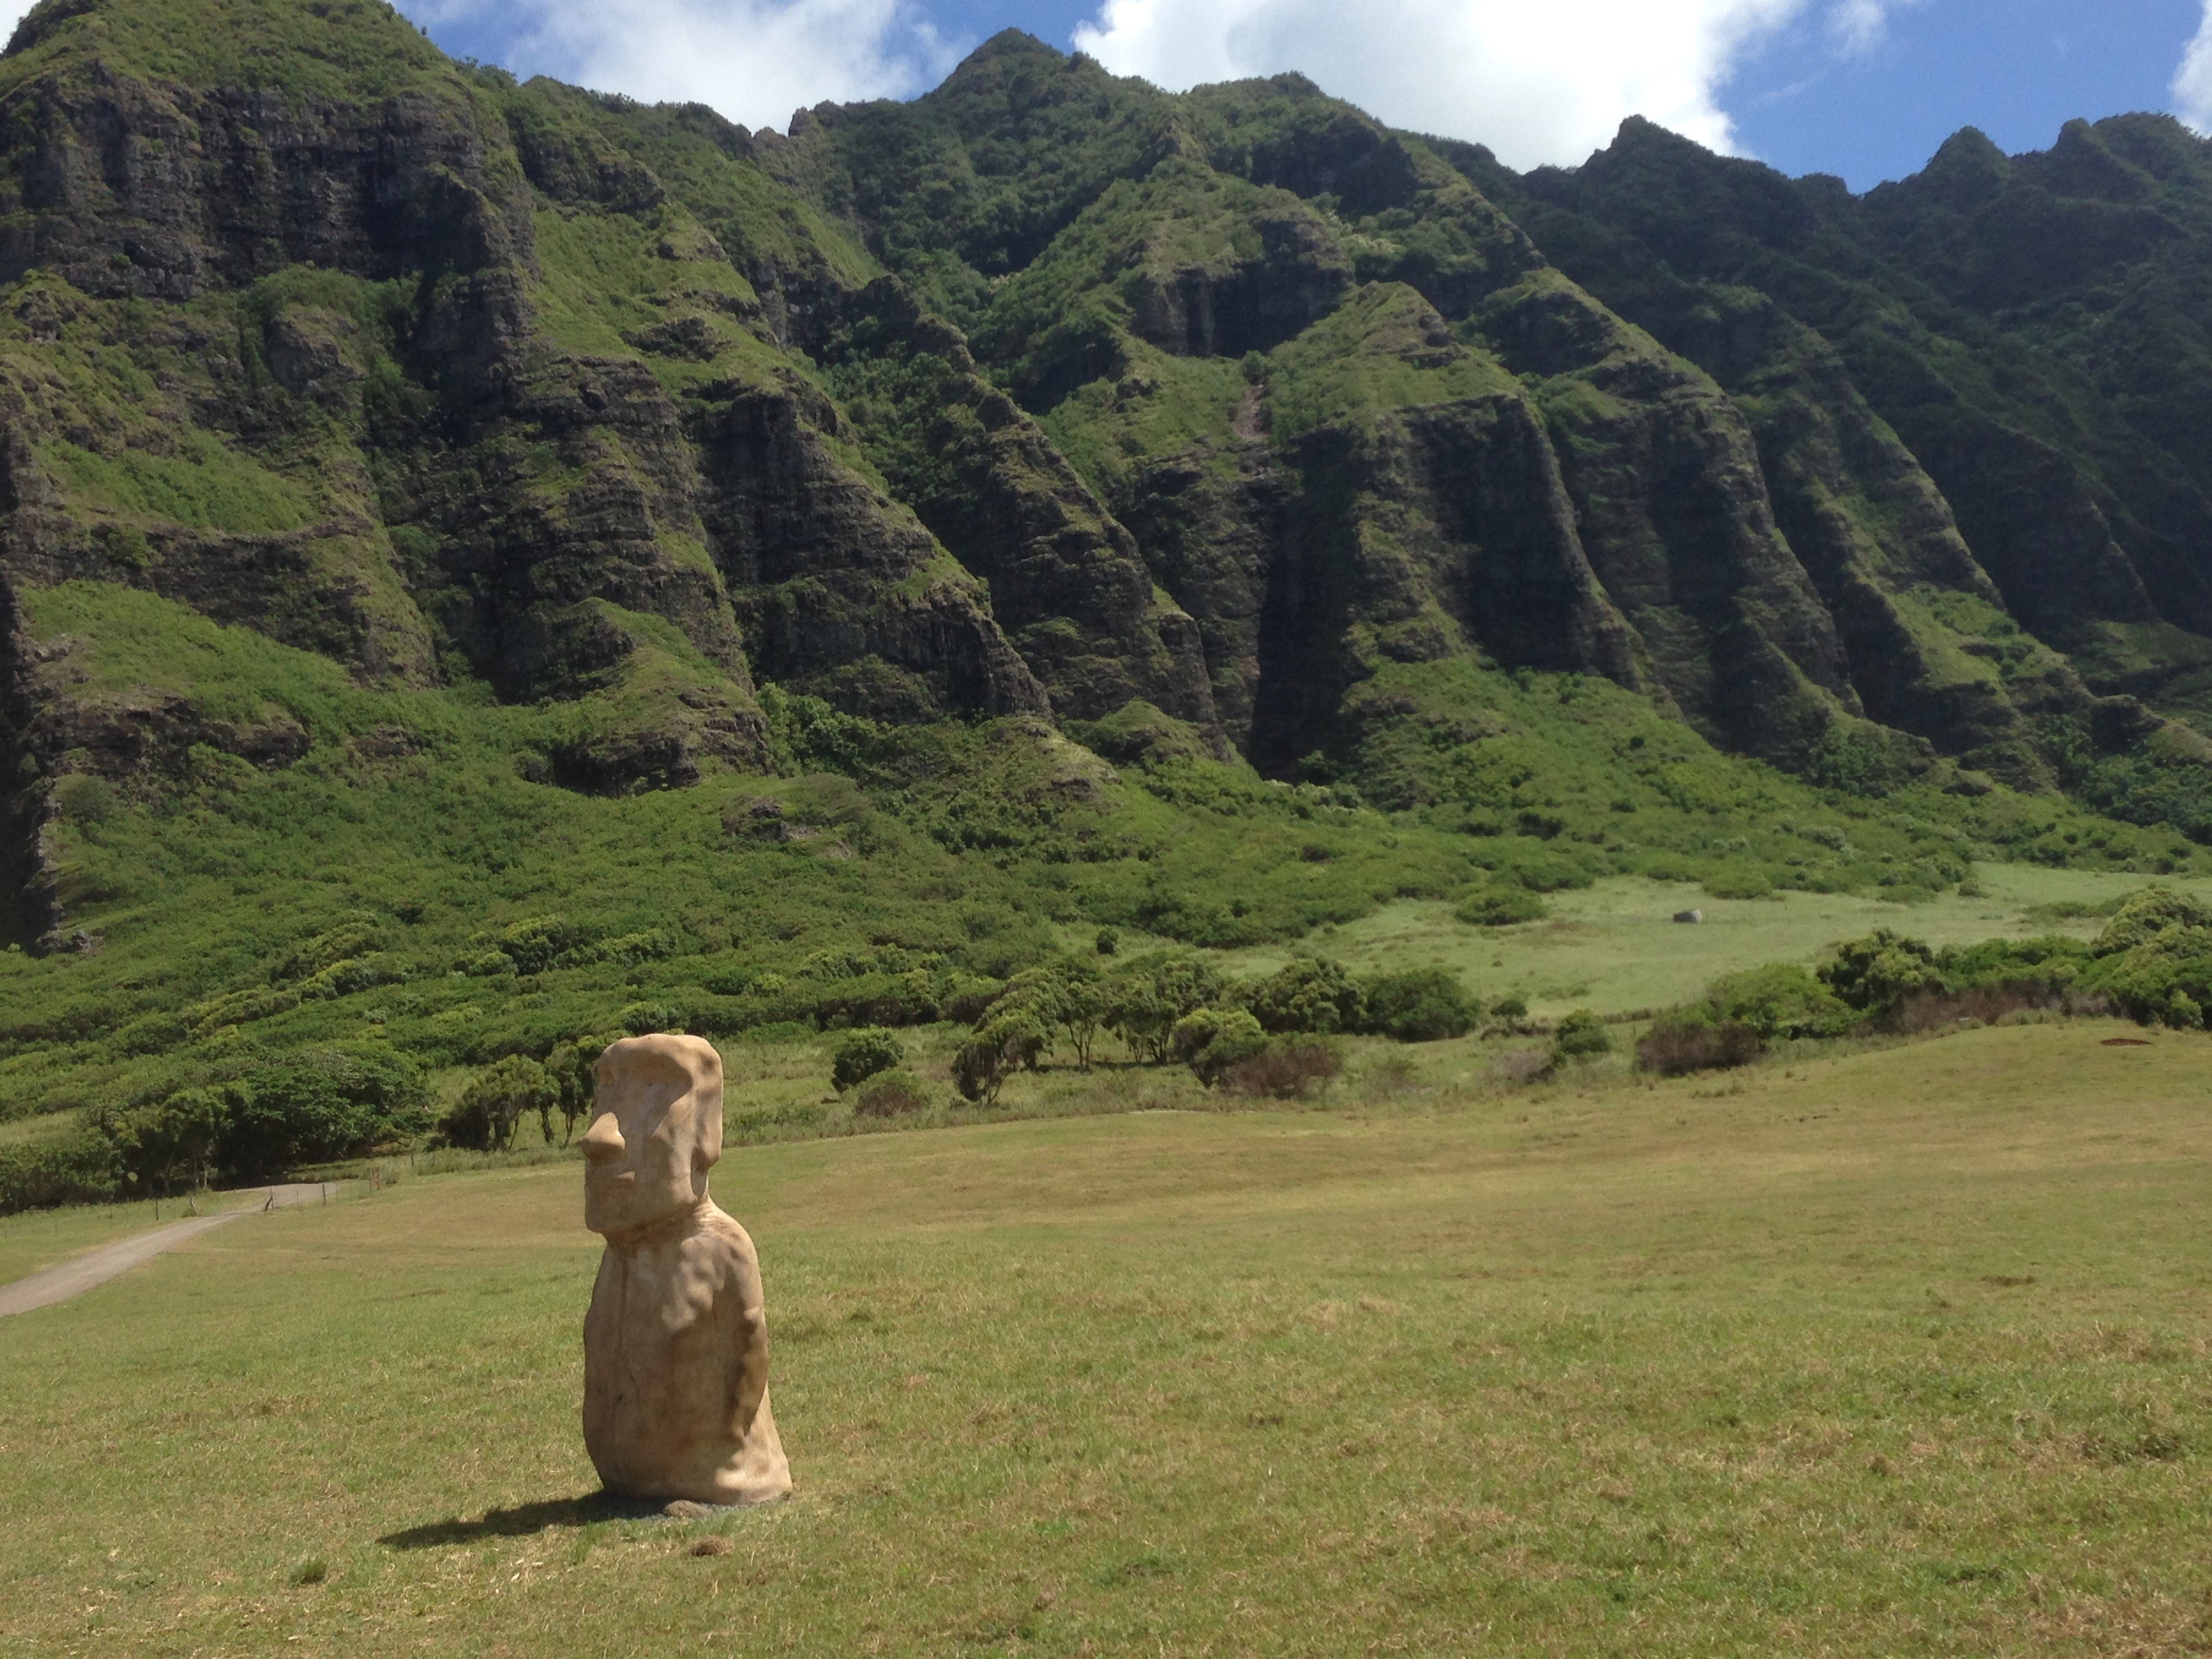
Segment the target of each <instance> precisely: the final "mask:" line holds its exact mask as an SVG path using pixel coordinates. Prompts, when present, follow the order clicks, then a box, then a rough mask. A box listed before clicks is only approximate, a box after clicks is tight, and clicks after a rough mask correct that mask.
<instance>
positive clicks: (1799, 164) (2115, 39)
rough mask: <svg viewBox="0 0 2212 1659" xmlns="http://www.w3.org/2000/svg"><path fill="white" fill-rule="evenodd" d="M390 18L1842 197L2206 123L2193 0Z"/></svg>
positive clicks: (541, 5) (625, 55) (737, 8)
mask: <svg viewBox="0 0 2212 1659" xmlns="http://www.w3.org/2000/svg"><path fill="white" fill-rule="evenodd" d="M399 3H400V5H401V8H402V9H403V10H404V11H406V12H408V14H409V15H411V16H414V17H416V19H418V20H419V21H422V22H423V23H424V24H425V25H426V26H427V27H428V29H429V31H430V33H431V35H432V37H433V38H434V39H435V40H437V41H438V42H439V44H441V46H445V47H446V48H447V50H448V51H450V52H455V53H456V54H463V55H468V56H472V57H477V58H483V59H484V60H485V61H487V62H492V63H499V64H505V65H507V67H509V68H512V69H514V70H517V71H518V72H520V73H524V74H530V73H547V74H552V75H556V76H560V77H561V78H562V79H566V80H573V81H579V82H582V83H584V84H586V85H590V86H595V87H599V88H605V89H609V90H614V91H620V92H625V93H629V94H630V95H632V96H634V97H639V98H645V99H696V100H700V101H702V102H706V103H709V104H712V105H714V106H715V107H717V108H719V109H720V110H721V111H722V112H724V113H725V114H727V115H729V116H731V117H732V118H733V119H737V120H739V121H743V122H745V123H746V124H747V125H755V126H758V125H775V126H778V127H781V126H782V125H784V124H785V122H786V121H787V119H788V118H789V113H790V112H791V110H792V109H793V108H794V107H797V106H801V105H805V104H812V103H815V102H818V101H822V100H852V99H857V98H866V97H878V96H892V97H899V96H911V95H913V94H915V93H917V92H920V91H922V90H925V89H926V88H928V87H929V86H931V85H933V84H934V83H935V82H936V81H937V80H938V79H939V78H940V77H941V76H943V75H944V74H945V71H946V70H949V69H950V68H951V65H952V64H954V63H956V62H957V60H958V58H959V57H960V56H961V55H962V54H963V53H964V52H966V51H968V50H969V48H971V47H973V46H975V44H976V43H977V42H978V41H980V40H983V39H985V38H987V37H988V36H989V35H990V34H992V33H995V32H996V31H997V30H999V29H1000V28H1004V27H1010V26H1011V27H1020V28H1024V29H1027V30H1029V31H1030V33H1034V34H1036V35H1038V36H1040V37H1042V39H1044V40H1048V41H1050V42H1051V43H1053V44H1054V46H1062V47H1067V46H1082V47H1083V48H1084V49H1085V50H1088V51H1090V52H1091V53H1092V55H1094V56H1096V57H1097V58H1100V59H1102V60H1103V62H1105V63H1106V64H1107V65H1108V66H1109V68H1112V69H1114V70H1116V71H1117V72H1120V73H1124V74H1141V75H1144V76H1146V77H1147V78H1149V79H1151V80H1153V81H1155V82H1159V83H1160V84H1162V85H1166V86H1171V87H1182V86H1188V85H1190V84H1192V83H1194V82H1199V81H1206V80H1217V79H1223V78H1227V77H1230V76H1237V75H1246V74H1255V73H1256V74H1267V73H1273V72H1275V71H1277V70H1284V69H1298V70H1304V72H1305V73H1307V74H1308V75H1310V76H1312V77H1313V78H1314V79H1315V80H1316V81H1318V82H1321V83H1322V85H1323V86H1324V87H1326V88H1328V89H1329V90H1331V91H1333V92H1336V93H1339V94H1341V95H1343V96H1345V97H1347V98H1350V99H1351V100H1353V101H1354V102H1356V103H1358V104H1360V105H1361V106H1364V107H1365V108H1367V109H1369V110H1370V111H1372V112H1375V113H1376V114H1377V115H1379V116H1381V117H1383V118H1384V119H1386V120H1389V121H1392V122H1394V123H1396V124H1398V125H1405V126H1411V127H1414V128H1418V129H1420V130H1423V131H1441V132H1446V133H1449V134H1450V135H1451V136H1454V137H1463V138H1471V139H1474V140H1477V141H1479V142H1481V143H1488V144H1490V145H1491V146H1492V149H1496V150H1497V151H1498V153H1499V155H1500V156H1501V158H1502V159H1504V160H1505V161H1508V162H1510V163H1511V164H1513V165H1515V166H1519V167H1528V166H1533V165H1536V164H1538V163H1540V162H1544V161H1555V162H1561V163H1567V164H1571V163H1572V162H1574V161H1579V160H1580V159H1582V157H1583V156H1584V155H1588V154H1589V150H1590V149H1593V148H1595V147H1597V146H1598V145H1601V144H1602V143H1605V142H1606V140H1607V138H1608V137H1610V135H1611V133H1612V131H1613V128H1614V127H1615V126H1617V125H1618V124H1619V122H1620V119H1621V118H1622V117H1623V116H1625V115H1627V114H1630V113H1640V114H1645V115H1649V116H1650V117H1651V118H1653V119H1655V120H1658V121H1660V122H1662V123H1663V124H1664V125H1668V126H1671V127H1674V129H1675V130H1677V131H1684V132H1687V133H1689V134H1690V135H1691V136H1692V137H1696V138H1698V139H1699V140H1700V141H1702V142H1704V143H1709V144H1711V145H1713V146H1714V147H1715V148H1717V149H1733V150H1735V151H1738V152H1740V153H1742V154H1747V155H1756V156H1759V158H1760V159H1762V160H1765V161H1771V163H1773V164H1774V165H1775V166H1777V167H1782V168H1784V170H1786V171H1788V172H1790V173H1810V172H1823V173H1840V174H1842V175H1843V176H1844V178H1845V179H1848V180H1849V181H1850V184H1851V185H1852V186H1853V187H1854V188H1856V189H1861V190H1863V189H1866V188H1868V187H1869V186H1871V185H1875V184H1876V183H1878V182H1880V181H1881V179H1887V178H1897V177H1899V176H1902V175H1903V174H1905V173H1910V172H1912V171H1915V170H1917V168H1918V167H1920V166H1921V165H1922V164H1923V162H1924V161H1926V160H1927V158H1928V156H1929V155H1930V154H1931V153H1932V152H1933V151H1934V150H1935V149H1936V146H1937V145H1938V144H1940V143H1942V141H1943V139H1944V138H1945V137H1948V136H1949V135H1950V134H1951V133H1953V132H1954V131H1957V130H1958V129H1959V128H1960V127H1962V126H1966V125H1974V126H1978V127H1980V128H1982V129H1983V130H1984V131H1986V132H1988V133H1989V134H1990V137H1993V138H1995V139H1996V141H1997V142H1998V143H2000V144H2002V145H2003V146H2004V147H2005V148H2006V149H2010V150H2015V151H2017V150H2021V149H2040V148H2043V147H2045V146H2047V145H2048V144H2049V143H2051V140H2052V139H2053V137H2056V135H2057V131H2058V129H2059V127H2060V125H2062V124H2063V122H2065V121H2066V120H2068V119H2069V118H2072V117H2075V116H2077V115H2080V116H2087V117H2089V118H2097V117H2100V116H2104V115H2109V114H2114V113H2118V112H2123V111H2129V110H2145V109H2148V110H2172V111H2174V112H2178V113H2181V114H2183V115H2184V116H2185V118H2189V119H2191V120H2192V122H2193V123H2194V124H2195V125H2197V126H2198V127H2199V128H2200V130H2202V129H2206V128H2212V0H1029V3H1023V0H399ZM2192 42H2195V43H2196V45H2195V52H2194V57H2193V58H2192V57H2191V47H2192Z"/></svg>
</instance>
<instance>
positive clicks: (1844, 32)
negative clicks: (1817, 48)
mask: <svg viewBox="0 0 2212 1659" xmlns="http://www.w3.org/2000/svg"><path fill="white" fill-rule="evenodd" d="M1828 33H1829V34H1830V35H1831V36H1832V38H1833V39H1834V40H1835V43H1836V45H1837V46H1839V47H1841V48H1842V49H1843V51H1844V53H1845V54H1846V55H1847V56H1850V57H1853V58H1856V57H1857V56H1859V55H1860V54H1861V53H1863V52H1872V51H1873V50H1874V49H1875V47H1876V46H1880V45H1881V43H1882V40H1883V37H1885V36H1886V35H1887V34H1888V33H1889V8H1888V7H1887V6H1886V5H1884V4H1883V3H1882V0H1840V3H1838V6H1837V7H1836V9H1834V10H1833V11H1832V12H1830V13H1829V14H1828Z"/></svg>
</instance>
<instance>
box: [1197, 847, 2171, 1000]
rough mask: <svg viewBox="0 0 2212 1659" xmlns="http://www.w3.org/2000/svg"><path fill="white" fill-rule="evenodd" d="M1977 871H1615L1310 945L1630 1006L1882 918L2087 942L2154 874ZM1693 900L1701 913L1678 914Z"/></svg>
mask: <svg viewBox="0 0 2212 1659" xmlns="http://www.w3.org/2000/svg"><path fill="white" fill-rule="evenodd" d="M1975 876H1976V880H1975V883H1974V886H1975V887H1977V888H1978V889H1979V891H1978V892H1976V893H1973V894H1972V896H1965V895H1961V894H1960V893H1956V892H1952V893H1946V894H1942V895H1938V896H1936V897H1934V898H1930V899H1928V900H1925V901H1923V902H1917V903H1913V904H1896V903H1891V902H1886V901H1884V900H1882V899H1879V898H1875V897H1869V896H1863V895H1856V894H1848V893H1782V892H1778V893H1775V894H1772V895H1771V896H1768V897H1766V898H1763V899H1748V900H1747V899H1718V898H1714V897H1711V896H1709V895H1707V894H1706V893H1705V892H1703V891H1701V890H1699V889H1698V888H1696V887H1693V886H1690V885H1687V884H1680V883H1673V882H1655V881H1646V880H1643V879H1641V878H1637V877H1633V876H1627V877H1617V878H1609V879H1607V880H1604V881H1601V882H1599V883H1597V884H1595V886H1593V887H1590V888H1588V889H1586V890H1583V891H1580V892H1568V893H1559V894H1556V895H1554V896H1553V897H1552V898H1551V899H1550V900H1549V901H1548V902H1549V905H1550V908H1551V910H1552V915H1550V916H1549V917H1548V918H1547V919H1546V920H1544V921H1535V922H1527V923H1522V924H1520V925H1517V926H1515V927H1492V928H1473V927H1468V926H1467V925H1466V924H1465V923H1463V922H1461V921H1456V920H1455V919H1454V917H1453V915H1452V907H1451V906H1450V905H1449V904H1439V903H1435V902H1423V901H1420V900H1410V899H1409V900H1401V901H1400V902H1396V903H1394V904H1389V905H1386V906H1384V907H1383V908H1381V909H1379V910H1377V911H1376V913H1375V914H1374V915H1370V916H1365V917H1363V918H1361V919H1360V920H1359V921H1353V922H1349V923H1346V924H1345V925H1343V926H1341V927H1328V928H1324V929H1323V930H1322V932H1321V933H1319V934H1318V935H1317V936H1316V937H1315V938H1314V939H1310V940H1309V941H1307V942H1306V944H1305V946H1304V948H1307V949H1317V950H1320V951H1324V952H1326V953H1327V954H1328V955H1332V956H1336V957H1341V958H1343V960H1344V961H1346V963H1351V964H1352V965H1354V966H1356V967H1358V968H1360V969H1382V970H1385V971H1390V972H1396V971H1401V970H1403V969H1408V968H1416V967H1430V966H1435V967H1442V968H1449V969H1452V970H1453V971H1454V972H1455V973H1458V974H1459V975H1461V976H1462V978H1463V979H1465V981H1467V982H1468V984H1469V985H1475V986H1480V987H1482V992H1483V994H1484V995H1485V996H1486V997H1488V998H1490V999H1491V1000H1497V999H1498V998H1500V997H1505V996H1519V997H1522V999H1524V1000H1526V1001H1527V1002H1528V1005H1529V1007H1530V1009H1531V1011H1532V1012H1534V1013H1536V1014H1538V1015H1540V1016H1549V1015H1555V1014H1558V1013H1560V1012H1565V1010H1567V1009H1569V1008H1572V1007H1576V1006H1589V1007H1594V1008H1596V1009H1598V1010H1600V1011H1601V1012H1606V1013H1626V1012H1634V1011H1637V1010H1641V1009H1648V1008H1661V1007H1665V1006H1669V1005H1671V1004H1674V1003H1679V1002H1683V1001H1686V1000H1690V999H1691V998H1692V997H1694V996H1695V995H1696V994H1698V993H1699V991H1701V990H1703V989H1704V988H1705V986H1706V985H1707V984H1708V983H1709V982H1710V981H1712V980H1713V979H1714V978H1715V977H1717V975H1722V974H1727V973H1734V972H1735V971H1737V970H1739V969H1742V968H1745V967H1747V966H1749V965H1751V964H1753V963H1765V962H1803V963H1814V962H1817V961H1818V960H1819V959H1820V957H1822V956H1823V955H1825V954H1826V952H1827V951H1829V950H1830V949H1831V948H1832V946H1833V945H1836V944H1837V943H1838V941H1839V940H1842V939H1851V938H1856V937H1858V936H1860V935H1863V934H1865V933H1871V932H1872V931H1873V930H1874V929H1875V928H1877V927H1887V928H1892V929H1893V930H1895V931H1896V932H1898V933H1908V934H1911V935H1912V936H1914V937H1916V938H1918V939H1926V940H1927V941H1928V942H1929V943H1930V944H1931V945H1966V944H1971V943H1972V942H1974V941H1976V940H1978V939H2000V938H2027V937H2031V936H2033V935H2037V934H2048V933H2069V934H2073V935H2075V936H2077V937H2080V938H2084V939H2086V938H2089V937H2091V936H2093V935H2094V934H2095V933H2096V932H2097V930H2098V929H2099V928H2100V927H2103V926H2104V920H2103V918H2104V917H2105V916H2106V915H2110V914H2111V911H2112V909H2114V908H2118V902H2119V901H2120V899H2121V898H2122V897H2124V896H2125V895H2127V894H2129V893H2133V892H2137V891H2140V890H2142V887H2143V886H2144V885H2145V884H2146V883H2147V881H2148V879H2150V878H2145V877H2142V876H2130V875H2112V874H2105V873H2100V872H2089V871H2075V870H2047V869H2039V868H2037V867H2035V866H2031V865H2017V864H1984V865H1980V866H1977V867H1976V871H1975ZM2157 879H2159V880H2160V881H2161V882H2163V883H2164V884H2166V885H2168V886H2172V887H2178V888H2182V889H2185V890H2188V891H2191V892H2196V893H2200V894H2202V893H2205V892H2208V891H2212V884H2208V883H2205V882H2203V881H2201V880H2196V879H2192V878H2185V877H2184V878H2169V877H2161V878H2157ZM1692 909H1694V910H1698V911H1699V912H1700V913H1701V914H1702V915H1703V917H1704V920H1703V921H1702V922H1700V923H1699V924H1698V925H1696V926H1694V927H1692V926H1686V925H1683V924H1680V923H1678V922H1676V921H1674V917H1675V915H1678V914H1679V913H1680V912H1682V911H1685V910H1692ZM2069 912H2072V913H2074V914H2069ZM1288 955H1289V952H1288V951H1286V950H1283V949H1265V950H1255V951H1237V952H1232V953H1229V954H1228V955H1227V957H1226V961H1227V963H1228V965H1229V966H1231V968H1232V969H1234V970H1236V971H1237V972H1240V973H1255V972H1261V971H1265V970H1268V969H1273V968H1274V967H1276V966H1279V964H1280V963H1282V962H1283V961H1285V960H1286V959H1287V957H1288Z"/></svg>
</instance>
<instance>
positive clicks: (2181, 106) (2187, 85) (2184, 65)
mask: <svg viewBox="0 0 2212 1659" xmlns="http://www.w3.org/2000/svg"><path fill="white" fill-rule="evenodd" d="M2173 112H2174V113H2175V114H2176V115H2179V117H2180V118H2182V119H2183V120H2185V121H2186V122H2188V123H2189V125H2191V126H2192V127H2195V128H2196V129H2197V131H2199V132H2201V133H2203V134H2205V135H2206V136H2207V137H2212V0H2204V27H2202V28H2200V29H2198V30H2197V38H2196V39H2195V40H2191V42H2190V43H2189V50H2188V51H2187V52H2185V53H2183V54H2182V58H2181V67H2180V68H2179V69H2178V70H2175V71H2174V72H2173Z"/></svg>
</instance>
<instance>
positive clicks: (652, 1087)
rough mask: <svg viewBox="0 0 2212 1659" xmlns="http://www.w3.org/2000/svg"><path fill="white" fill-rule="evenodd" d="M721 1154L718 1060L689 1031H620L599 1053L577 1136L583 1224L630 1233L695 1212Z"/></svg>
mask: <svg viewBox="0 0 2212 1659" xmlns="http://www.w3.org/2000/svg"><path fill="white" fill-rule="evenodd" d="M721 1155H722V1057H721V1056H720V1054H716V1053H715V1052H714V1044H712V1043H710V1042H705V1041H703V1040H702V1039H701V1038H698V1037H695V1036H665V1035H664V1036H640V1037H625V1038H623V1040H622V1041H621V1042H611V1043H609V1044H608V1045H607V1048H606V1052H605V1054H601V1055H600V1056H599V1092H598V1095H597V1097H596V1098H595V1100H594V1101H593V1103H592V1124H591V1127H590V1128H589V1129H587V1130H586V1131H585V1133H584V1225H586V1227H589V1228H590V1229H591V1230H592V1231H593V1232H595V1233H605V1234H609V1235H613V1234H617V1233H629V1232H634V1231H636V1230H637V1229H639V1228H641V1227H649V1226H651V1225H653V1223H654V1222H656V1221H663V1220H665V1219H667V1218H670V1217H672V1216H678V1215H681V1214H683V1213H684V1212H686V1211H688V1210H692V1209H696V1207H698V1206H699V1205H700V1204H701V1203H702V1202H703V1201H704V1200H705V1199H706V1196H707V1171H708V1170H709V1169H711V1168H713V1167H714V1160H715V1159H716V1158H720V1157H721Z"/></svg>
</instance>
